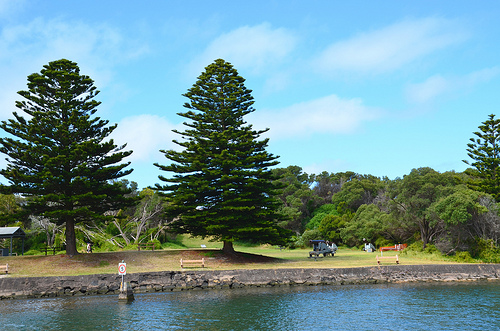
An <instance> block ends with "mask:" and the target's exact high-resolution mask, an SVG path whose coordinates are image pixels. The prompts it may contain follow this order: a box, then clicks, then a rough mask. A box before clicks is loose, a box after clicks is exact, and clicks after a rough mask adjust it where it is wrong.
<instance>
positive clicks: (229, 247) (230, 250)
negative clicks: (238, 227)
mask: <svg viewBox="0 0 500 331" xmlns="http://www.w3.org/2000/svg"><path fill="white" fill-rule="evenodd" d="M222 252H224V254H234V247H233V242H232V241H226V240H224V246H223V247H222Z"/></svg>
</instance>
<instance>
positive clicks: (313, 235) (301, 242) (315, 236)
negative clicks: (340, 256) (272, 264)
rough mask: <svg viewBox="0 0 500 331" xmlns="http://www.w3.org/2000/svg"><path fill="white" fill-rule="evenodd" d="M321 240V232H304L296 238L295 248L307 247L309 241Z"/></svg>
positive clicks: (316, 230)
mask: <svg viewBox="0 0 500 331" xmlns="http://www.w3.org/2000/svg"><path fill="white" fill-rule="evenodd" d="M319 239H322V238H321V232H319V230H318V229H315V230H306V231H304V233H303V234H302V235H301V236H299V237H298V238H297V241H295V246H296V247H308V246H310V245H309V240H319Z"/></svg>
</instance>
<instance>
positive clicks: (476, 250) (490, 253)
mask: <svg viewBox="0 0 500 331" xmlns="http://www.w3.org/2000/svg"><path fill="white" fill-rule="evenodd" d="M471 255H472V257H474V258H476V259H479V260H481V261H482V262H484V263H500V249H498V247H497V246H496V245H495V242H494V241H493V240H491V239H488V240H485V239H481V238H477V239H476V241H475V243H474V244H473V245H472V247H471Z"/></svg>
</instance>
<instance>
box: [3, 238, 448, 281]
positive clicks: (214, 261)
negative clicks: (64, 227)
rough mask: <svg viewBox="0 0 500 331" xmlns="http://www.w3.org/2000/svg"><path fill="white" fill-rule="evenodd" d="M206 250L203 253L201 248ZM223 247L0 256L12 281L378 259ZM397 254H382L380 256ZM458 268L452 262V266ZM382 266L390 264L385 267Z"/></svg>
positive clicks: (412, 259) (193, 244)
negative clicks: (189, 263)
mask: <svg viewBox="0 0 500 331" xmlns="http://www.w3.org/2000/svg"><path fill="white" fill-rule="evenodd" d="M201 245H205V246H206V248H200V247H201ZM221 248H222V243H211V242H208V241H204V240H201V239H198V238H185V239H184V240H182V248H169V249H163V250H157V251H154V252H152V251H140V252H139V251H119V252H102V253H93V254H79V255H77V256H74V257H71V258H70V257H68V256H66V255H63V254H59V255H55V256H50V255H49V256H44V255H37V256H12V257H0V264H6V263H8V264H9V271H10V277H25V276H27V277H41V276H66V275H85V274H113V273H118V263H119V262H122V260H123V261H125V262H126V263H127V272H128V273H137V272H151V271H166V270H181V267H180V263H179V260H180V259H181V258H182V259H201V258H205V261H206V264H207V268H209V269H220V270H228V269H273V268H348V267H367V266H375V265H376V264H377V262H376V259H375V257H376V255H377V254H379V253H366V252H363V251H360V250H358V249H351V248H340V249H339V251H338V252H337V254H336V255H335V257H330V256H329V257H326V258H318V259H317V260H314V259H310V258H308V256H309V254H308V252H309V250H310V249H294V250H289V249H284V250H280V249H278V248H276V247H275V246H274V247H273V246H255V247H252V246H250V247H248V246H238V245H235V249H236V251H237V254H236V255H224V254H222V252H221V251H220V249H221ZM392 255H396V252H384V256H392ZM400 261H401V263H402V264H413V265H415V264H444V263H453V262H449V261H444V260H443V259H442V258H438V257H436V256H433V255H426V254H421V255H414V256H405V255H402V256H401V255H400ZM455 263H456V262H455ZM384 264H394V262H388V261H387V262H385V263H384Z"/></svg>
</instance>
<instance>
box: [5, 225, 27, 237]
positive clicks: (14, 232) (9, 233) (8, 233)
mask: <svg viewBox="0 0 500 331" xmlns="http://www.w3.org/2000/svg"><path fill="white" fill-rule="evenodd" d="M24 237H26V233H24V231H23V229H21V228H20V227H18V226H12V227H3V228H0V239H1V238H24Z"/></svg>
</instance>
